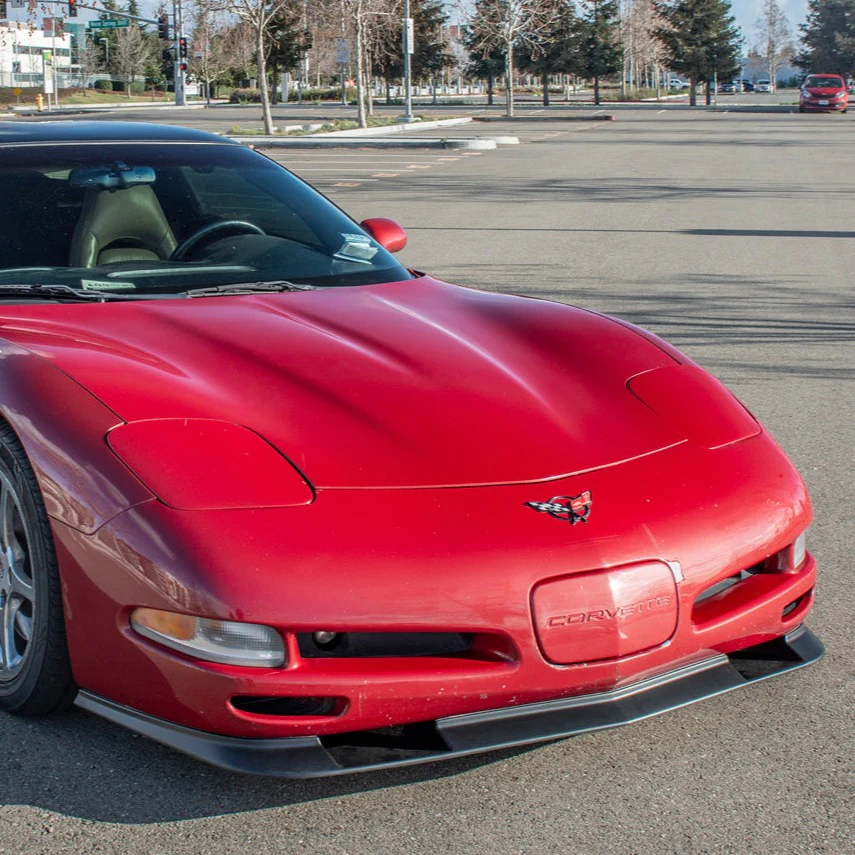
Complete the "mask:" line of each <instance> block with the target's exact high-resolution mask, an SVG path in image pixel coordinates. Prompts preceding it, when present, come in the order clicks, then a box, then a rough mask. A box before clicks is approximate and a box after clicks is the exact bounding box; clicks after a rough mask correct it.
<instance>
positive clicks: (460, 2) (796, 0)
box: [10, 0, 807, 49]
mask: <svg viewBox="0 0 855 855" xmlns="http://www.w3.org/2000/svg"><path fill="white" fill-rule="evenodd" d="M89 2H91V0H89ZM160 2H161V0H141V2H140V7H141V9H142V14H143V15H151V17H154V10H155V8H156V7H157V6H158V5H160ZM446 2H447V4H448V7H449V11H451V12H452V15H454V12H455V11H456V10H457V9H460V8H461V7H462V8H465V7H466V6H468V5H469V4H470V2H471V0H469V2H467V0H446ZM778 2H779V3H780V4H781V7H782V8H783V9H784V12H785V13H786V15H787V17H788V18H789V20H790V26H791V28H792V31H793V35H794V36H795V37H796V38H798V36H799V24H801V23H803V21H804V19H805V15H806V13H807V0H778ZM731 3H732V5H733V14H734V16H735V17H736V23H737V24H738V25H739V26H740V27H741V28H742V34H743V35H744V36H745V46H746V49H750V48H751V47H752V45H753V43H754V41H755V39H756V34H755V30H756V23H757V18H758V17H759V16H760V10H761V7H762V5H763V0H731ZM96 5H100V4H97V3H96ZM170 5H171V4H170ZM10 11H12V10H10ZM84 14H85V13H84ZM12 17H13V18H18V17H23V14H22V13H17V14H16V12H15V11H13V12H12ZM81 17H83V15H81ZM88 17H89V15H88V14H86V17H85V18H84V20H85V19H86V18H88Z"/></svg>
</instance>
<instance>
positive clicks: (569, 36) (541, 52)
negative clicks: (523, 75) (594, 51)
mask: <svg viewBox="0 0 855 855" xmlns="http://www.w3.org/2000/svg"><path fill="white" fill-rule="evenodd" d="M579 35H580V33H579V19H578V18H577V16H576V12H575V9H574V8H573V4H572V3H570V2H567V0H561V2H560V3H559V9H558V17H557V18H556V19H555V22H554V23H553V25H552V26H551V27H550V29H549V30H548V31H546V32H545V33H543V34H542V35H541V36H539V37H538V39H537V41H536V42H535V44H533V45H532V46H531V47H527V48H524V49H522V50H520V52H519V55H518V57H517V66H518V67H519V68H520V70H522V71H525V72H527V73H529V74H536V75H538V77H540V83H541V86H542V88H543V106H544V107H548V106H549V75H550V74H561V73H565V74H581V73H583V69H582V66H581V63H580V58H579V47H580V45H579Z"/></svg>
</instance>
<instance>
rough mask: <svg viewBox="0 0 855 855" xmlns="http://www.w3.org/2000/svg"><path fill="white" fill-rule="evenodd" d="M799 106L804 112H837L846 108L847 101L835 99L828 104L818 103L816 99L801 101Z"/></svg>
mask: <svg viewBox="0 0 855 855" xmlns="http://www.w3.org/2000/svg"><path fill="white" fill-rule="evenodd" d="M799 106H800V107H801V108H802V110H804V111H805V112H806V113H839V112H841V111H842V110H845V109H847V107H848V106H849V103H848V102H847V101H835V102H829V103H828V104H818V103H817V102H816V101H813V102H811V101H803V102H802V103H801V104H799Z"/></svg>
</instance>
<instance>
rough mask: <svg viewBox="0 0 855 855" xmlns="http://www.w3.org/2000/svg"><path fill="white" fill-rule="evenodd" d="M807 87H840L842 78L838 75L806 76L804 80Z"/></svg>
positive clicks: (841, 86)
mask: <svg viewBox="0 0 855 855" xmlns="http://www.w3.org/2000/svg"><path fill="white" fill-rule="evenodd" d="M805 87H806V88H808V89H842V88H843V80H842V79H841V78H839V77H808V79H807V80H805Z"/></svg>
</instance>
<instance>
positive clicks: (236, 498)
mask: <svg viewBox="0 0 855 855" xmlns="http://www.w3.org/2000/svg"><path fill="white" fill-rule="evenodd" d="M107 442H108V444H109V446H110V448H112V449H113V451H114V452H115V453H116V454H117V455H118V457H119V458H120V459H121V460H122V461H124V463H125V465H126V466H127V467H128V468H129V469H130V470H131V471H132V472H134V474H135V475H136V476H137V477H138V478H139V479H140V481H142V482H143V483H144V484H145V485H146V487H148V489H149V490H150V491H151V492H152V493H154V495H155V496H157V497H158V499H160V500H161V501H162V502H163V503H164V504H166V505H169V506H170V507H172V508H176V509H178V510H184V511H206V510H239V509H244V508H282V507H292V506H294V505H308V504H310V503H311V502H312V501H313V500H314V491H313V490H312V488H311V487H310V486H309V484H308V482H307V481H306V479H305V478H304V477H303V476H302V474H301V473H300V472H298V471H297V469H296V468H295V467H294V466H293V465H292V464H291V463H290V461H289V460H288V459H287V458H285V457H283V456H282V455H281V454H280V453H279V452H278V451H277V450H276V449H275V448H274V447H273V446H272V445H270V444H269V443H268V442H266V441H265V440H264V439H262V438H261V437H260V436H259V435H258V434H257V433H253V431H251V430H249V429H248V428H245V427H240V426H239V425H234V424H231V423H229V422H221V421H216V420H213V419H152V420H150V421H140V422H129V423H128V424H125V425H120V426H119V427H117V428H115V429H113V430H111V431H110V433H108V434H107Z"/></svg>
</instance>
